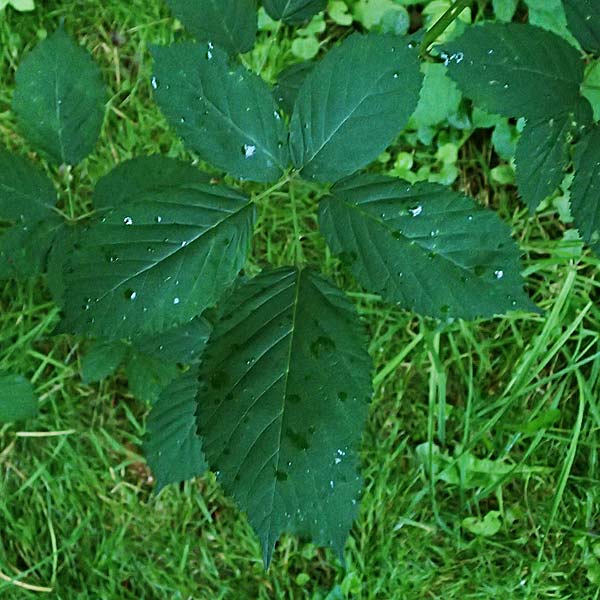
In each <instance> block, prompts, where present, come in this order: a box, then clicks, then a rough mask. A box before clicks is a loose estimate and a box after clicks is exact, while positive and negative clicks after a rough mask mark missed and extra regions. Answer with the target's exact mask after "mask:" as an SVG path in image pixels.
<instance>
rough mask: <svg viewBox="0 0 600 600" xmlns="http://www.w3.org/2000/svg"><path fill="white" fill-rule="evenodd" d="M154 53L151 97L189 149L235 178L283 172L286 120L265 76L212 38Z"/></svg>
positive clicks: (259, 177) (273, 177) (258, 178)
mask: <svg viewBox="0 0 600 600" xmlns="http://www.w3.org/2000/svg"><path fill="white" fill-rule="evenodd" d="M153 56H154V76H153V78H152V85H153V87H154V95H155V98H156V100H157V102H158V105H159V106H160V108H161V110H162V112H163V113H164V115H165V116H166V118H167V120H168V121H169V123H170V124H171V126H172V127H173V128H174V129H175V131H176V132H177V134H178V135H179V136H180V137H181V138H182V139H183V141H184V143H185V144H186V146H187V147H188V148H189V149H190V150H194V151H195V152H197V153H198V154H199V155H200V157H201V158H202V159H204V160H206V161H207V162H209V163H211V164H213V165H214V166H215V167H217V168H219V169H222V170H224V171H226V172H227V173H229V174H230V175H233V176H234V177H237V178H238V179H247V180H250V181H265V182H270V181H277V180H278V179H279V178H280V177H281V176H282V174H283V172H284V171H285V170H286V169H287V167H288V163H289V153H288V148H287V137H288V132H287V126H286V124H285V121H284V119H283V118H282V116H281V114H280V112H279V107H278V106H277V104H276V102H275V99H274V98H273V96H272V93H271V90H270V88H269V86H268V85H267V83H266V82H264V81H263V80H262V79H261V78H260V77H258V76H257V75H255V74H254V73H251V72H250V71H248V70H246V69H245V68H244V67H242V66H241V65H236V64H233V63H232V62H230V60H229V57H228V56H227V54H226V53H225V52H223V50H221V49H219V48H217V47H215V46H213V45H212V44H211V43H210V42H209V43H207V44H193V43H189V42H186V43H181V44H175V45H173V46H169V47H165V48H160V47H156V48H154V50H153Z"/></svg>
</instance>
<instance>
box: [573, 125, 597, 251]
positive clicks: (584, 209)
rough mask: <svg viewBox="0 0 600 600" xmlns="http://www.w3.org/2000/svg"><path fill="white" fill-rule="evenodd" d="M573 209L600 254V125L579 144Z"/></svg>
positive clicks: (579, 225) (585, 237)
mask: <svg viewBox="0 0 600 600" xmlns="http://www.w3.org/2000/svg"><path fill="white" fill-rule="evenodd" d="M573 162H574V164H575V176H574V179H573V184H572V186H571V211H572V213H573V218H574V219H575V225H577V228H578V229H579V232H580V233H581V237H582V238H583V239H584V240H585V241H586V242H588V243H589V244H590V245H591V246H592V248H593V250H594V252H595V253H596V254H600V125H595V126H594V127H593V128H592V129H591V130H590V131H589V132H588V133H587V134H585V135H584V137H583V138H582V139H581V141H580V142H579V143H578V144H577V145H576V146H575V153H574V156H573Z"/></svg>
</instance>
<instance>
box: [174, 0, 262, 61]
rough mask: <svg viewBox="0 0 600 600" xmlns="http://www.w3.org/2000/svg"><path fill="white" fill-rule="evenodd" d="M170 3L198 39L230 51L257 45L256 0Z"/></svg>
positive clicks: (176, 1)
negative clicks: (255, 43) (255, 42)
mask: <svg viewBox="0 0 600 600" xmlns="http://www.w3.org/2000/svg"><path fill="white" fill-rule="evenodd" d="M167 4H168V5H169V8H170V9H171V11H172V12H173V15H174V16H175V17H177V18H178V19H179V20H180V21H181V22H182V23H183V25H184V27H185V28H186V29H187V30H188V31H189V32H190V33H191V34H192V35H193V36H194V37H195V38H196V39H197V40H198V41H199V42H212V43H213V44H216V45H217V46H220V47H221V48H223V49H224V50H226V51H227V52H229V53H230V54H237V53H238V52H248V50H251V49H252V46H254V41H255V38H256V28H257V20H258V19H257V13H256V0H167Z"/></svg>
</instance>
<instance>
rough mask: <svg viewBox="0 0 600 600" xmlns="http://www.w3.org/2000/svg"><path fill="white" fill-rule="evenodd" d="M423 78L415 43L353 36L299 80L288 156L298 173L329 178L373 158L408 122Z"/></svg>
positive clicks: (328, 179)
mask: <svg viewBox="0 0 600 600" xmlns="http://www.w3.org/2000/svg"><path fill="white" fill-rule="evenodd" d="M422 82H423V75H422V74H421V71H420V68H419V58H418V49H417V44H415V43H414V42H413V41H410V40H408V39H406V38H401V37H398V36H393V35H376V34H369V35H359V34H354V35H352V36H351V37H349V38H347V39H346V40H344V41H343V42H342V43H341V44H340V45H339V46H337V47H336V48H334V49H333V50H330V51H329V52H328V53H327V54H326V56H325V58H323V59H322V60H321V61H320V62H319V63H317V64H316V66H315V67H314V69H313V70H312V71H311V72H310V73H309V74H308V75H307V76H306V78H305V79H304V83H303V84H302V86H301V88H300V90H299V92H298V96H297V98H296V102H295V105H294V111H293V114H292V119H291V124H290V148H291V155H292V161H293V163H294V165H295V166H296V167H297V168H298V169H300V172H301V174H302V176H303V177H305V178H307V179H315V180H318V181H328V182H335V181H338V180H339V179H341V178H343V177H345V176H347V175H350V174H352V173H354V172H355V171H357V170H358V169H360V168H361V167H364V166H366V165H368V164H369V163H370V162H372V161H374V160H375V159H376V158H377V156H378V155H379V154H380V153H381V152H383V151H384V150H385V149H386V148H387V147H388V146H389V145H390V144H391V143H392V141H393V140H394V138H395V137H396V136H397V135H398V134H399V133H400V131H401V130H402V128H403V127H404V126H405V125H406V124H407V123H408V119H409V117H410V115H411V114H412V113H413V111H414V110H415V108H416V107H417V103H418V101H419V90H420V89H421V84H422Z"/></svg>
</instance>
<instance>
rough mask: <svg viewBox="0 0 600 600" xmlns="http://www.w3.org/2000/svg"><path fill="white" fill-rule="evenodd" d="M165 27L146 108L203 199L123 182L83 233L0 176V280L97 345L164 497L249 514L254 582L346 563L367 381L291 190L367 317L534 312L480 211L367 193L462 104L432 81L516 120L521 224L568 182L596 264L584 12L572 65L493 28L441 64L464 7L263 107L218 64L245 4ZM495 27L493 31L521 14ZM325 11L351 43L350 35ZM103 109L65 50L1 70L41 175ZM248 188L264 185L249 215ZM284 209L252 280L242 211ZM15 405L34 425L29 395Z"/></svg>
mask: <svg viewBox="0 0 600 600" xmlns="http://www.w3.org/2000/svg"><path fill="white" fill-rule="evenodd" d="M168 4H169V6H170V8H171V10H172V12H173V14H174V16H176V17H177V18H178V19H179V20H180V21H181V22H182V24H183V25H184V27H185V28H186V29H187V31H188V32H189V33H190V34H191V35H193V36H194V37H195V38H196V41H195V42H193V41H183V42H180V43H176V44H175V45H172V46H170V47H158V46H157V47H154V48H152V55H153V59H154V72H153V75H152V78H151V82H150V83H151V87H152V89H153V94H154V97H155V99H156V102H157V103H158V105H159V107H160V108H161V110H162V112H163V113H164V115H165V117H166V118H167V120H168V122H169V124H170V125H171V127H172V128H173V129H174V130H175V131H176V133H177V134H178V135H179V136H180V137H181V138H182V139H183V141H184V143H185V145H186V146H187V148H189V149H190V150H191V151H193V152H194V153H196V155H197V156H198V157H199V159H201V160H203V161H206V162H207V163H210V164H211V165H212V166H214V167H215V168H216V169H217V170H218V172H219V173H220V175H219V176H211V175H208V174H206V173H204V172H202V171H200V170H199V169H198V168H197V167H196V166H192V165H188V164H185V163H182V162H179V161H176V160H174V159H171V158H167V157H162V156H147V157H138V158H134V159H132V160H130V161H127V162H124V163H123V164H121V165H119V166H118V167H117V168H116V169H115V170H114V171H112V172H111V173H109V174H107V175H106V176H105V177H103V178H102V179H101V180H100V181H99V182H98V183H97V186H96V188H95V191H94V196H93V203H94V212H93V214H90V215H85V216H84V217H85V220H86V225H85V226H82V225H80V224H79V223H80V221H81V220H82V219H81V218H75V215H74V213H73V209H72V205H70V204H69V203H67V205H66V206H65V207H63V208H62V209H60V210H59V209H58V208H57V207H56V203H57V198H56V192H55V189H54V185H53V183H52V182H51V181H50V179H49V178H48V176H47V175H46V174H45V173H43V172H42V171H40V170H38V169H37V168H35V167H34V166H33V164H32V163H31V162H30V161H28V160H26V159H24V158H20V157H17V156H13V155H11V154H9V153H8V152H5V151H0V221H1V222H4V223H5V224H6V225H7V226H6V228H5V231H4V233H3V234H2V237H1V238H0V277H1V278H4V279H6V278H9V277H26V276H33V275H37V274H39V273H43V272H45V273H47V277H48V284H49V287H50V289H51V291H52V293H53V296H54V299H55V301H56V302H57V303H58V304H59V305H60V306H61V307H62V309H63V317H64V318H63V320H62V323H61V326H60V331H61V332H63V333H71V334H81V335H83V336H88V337H90V338H93V339H94V340H95V341H94V342H92V343H91V344H90V345H89V347H90V350H89V351H88V352H87V353H86V355H85V356H84V358H83V373H82V377H83V380H84V382H88V383H89V382H95V381H99V380H101V379H103V378H105V377H107V376H109V375H111V374H112V373H114V372H115V371H116V369H117V368H119V366H121V365H122V366H124V368H125V372H126V374H127V377H128V380H129V384H130V388H131V391H132V393H133V394H134V396H136V397H137V398H138V399H141V400H144V401H147V402H150V403H151V404H152V410H151V412H150V415H149V418H148V424H147V437H146V441H145V447H144V450H145V454H146V457H147V459H148V462H149V464H150V466H151V468H152V470H153V472H154V473H155V476H156V478H157V488H158V489H159V490H160V489H161V488H162V487H163V486H165V485H167V484H169V483H173V482H179V481H183V480H186V479H189V478H192V477H195V476H198V475H201V474H203V473H204V472H205V471H206V470H207V469H211V470H213V471H215V472H216V473H217V475H218V477H219V480H220V482H221V484H222V486H223V488H224V490H225V491H226V492H227V493H228V494H230V495H231V496H232V497H233V498H234V499H235V501H236V502H237V504H238V506H239V507H240V508H241V509H242V510H243V511H245V512H246V513H247V514H248V518H249V521H250V523H251V524H252V526H253V527H254V529H255V530H256V532H257V534H258V536H259V538H260V540H261V543H262V547H263V557H264V562H265V564H266V565H268V564H269V562H270V561H271V558H272V553H273V550H274V547H275V544H276V541H277V539H278V538H279V536H280V534H281V533H282V532H288V533H294V534H297V535H299V536H302V537H303V538H306V539H310V540H311V541H313V542H314V543H316V544H318V545H321V546H331V547H333V548H334V549H335V550H336V552H337V553H338V555H340V556H342V554H343V548H344V544H345V541H346V538H347V536H348V533H349V530H350V528H351V525H352V523H353V521H354V519H355V517H356V515H357V512H358V505H359V499H360V494H361V488H362V481H361V477H360V472H359V454H358V450H359V446H360V440H361V433H362V430H363V427H364V424H365V420H366V416H367V411H368V407H369V402H370V399H371V395H372V383H371V370H372V367H371V360H370V357H369V355H368V353H367V350H366V348H367V345H366V335H365V332H364V330H363V326H362V324H361V321H360V319H359V318H358V315H357V313H356V310H355V308H354V306H353V303H352V301H351V300H350V299H349V297H348V296H347V295H346V294H345V293H344V292H343V291H342V290H341V289H339V288H338V287H336V285H334V283H333V282H332V281H330V280H329V279H327V278H326V277H324V276H323V275H322V274H320V273H319V270H318V265H314V264H309V261H308V260H307V259H306V256H305V253H304V251H303V248H302V229H301V226H302V224H301V223H300V221H299V219H298V218H297V206H296V190H297V189H298V188H299V187H302V186H309V187H310V188H311V198H313V199H314V209H315V213H318V226H319V228H320V231H321V233H322V235H323V237H324V238H325V241H326V243H327V245H328V247H329V249H330V250H331V252H332V253H333V254H335V255H336V256H338V257H339V259H340V262H341V265H342V267H343V268H345V269H348V270H349V271H350V272H351V273H352V275H353V276H354V278H355V279H356V281H357V282H358V283H359V284H360V285H361V286H362V287H363V288H364V289H365V290H367V291H368V292H370V293H372V294H376V295H378V296H379V297H381V298H382V299H383V300H385V301H387V302H390V303H392V304H394V305H397V306H398V307H400V308H403V309H407V310H410V311H414V312H417V313H419V314H421V315H424V316H427V317H432V318H434V319H437V320H439V321H441V322H442V324H443V322H446V321H449V320H452V319H475V318H490V317H493V316H495V315H501V314H503V313H506V312H507V311H511V310H522V311H537V310H538V309H537V308H536V306H535V304H534V303H533V302H532V301H531V300H530V298H529V297H528V295H527V294H526V293H525V291H524V289H523V280H522V277H521V274H520V270H521V265H520V260H519V255H520V251H519V248H518V247H517V245H516V244H515V242H514V241H513V240H512V239H511V232H510V229H509V227H508V226H507V225H506V224H504V223H503V222H502V220H501V219H500V218H499V217H498V216H497V215H496V214H495V213H494V212H493V211H492V210H490V209H487V208H484V207H483V206H481V205H479V204H478V203H477V202H476V201H475V200H474V199H472V198H470V197H468V196H466V195H464V194H463V193H460V192H458V191H455V190H453V189H452V188H450V187H447V186H444V185H440V184H437V183H430V182H423V181H416V182H412V183H410V182H408V181H403V180H402V179H400V178H397V177H390V176H383V175H380V174H378V173H377V172H376V169H374V170H373V169H372V170H371V171H370V172H362V173H361V172H360V170H361V169H363V168H366V167H368V166H369V165H370V164H371V163H374V162H375V161H376V159H377V158H378V157H379V156H380V155H381V154H382V153H383V152H384V151H385V150H386V148H388V147H389V146H390V145H391V144H392V143H393V142H394V140H395V138H396V137H397V136H398V134H399V133H400V132H401V131H402V130H403V129H404V128H405V127H406V125H407V123H408V122H409V119H410V118H411V116H412V115H415V114H418V113H419V112H420V114H421V116H422V119H423V121H424V122H425V123H427V118H430V119H431V121H429V122H430V123H432V124H434V123H435V118H437V117H433V116H432V114H431V113H433V112H434V111H435V109H434V107H430V108H427V107H425V108H424V106H426V105H425V104H424V103H425V102H428V101H429V102H430V104H431V102H432V101H431V94H432V89H433V93H434V94H435V89H436V88H431V87H429V88H428V87H427V86H428V85H436V86H437V85H444V86H446V89H448V90H449V91H448V94H449V95H451V94H458V91H452V85H453V84H452V81H450V80H448V79H447V78H446V75H449V76H450V78H451V79H452V80H453V81H454V82H455V84H456V85H457V86H458V88H459V90H460V91H461V92H462V93H463V94H464V95H465V96H466V98H468V99H469V100H471V101H472V102H473V103H474V105H475V106H476V107H478V108H479V109H483V110H485V111H487V112H488V113H491V114H492V115H503V116H505V117H510V118H521V117H523V118H525V120H526V124H525V126H524V129H523V132H522V135H521V137H520V140H519V142H518V146H517V151H516V173H517V185H518V189H519V192H520V194H521V196H522V198H523V200H524V201H525V202H526V204H527V205H528V206H529V208H530V209H531V210H532V211H534V210H535V209H536V207H537V206H538V205H539V204H540V203H541V202H542V201H544V200H545V199H546V198H547V197H548V196H550V195H551V194H552V193H553V192H554V191H555V190H556V188H557V187H558V186H559V185H561V184H562V183H563V180H564V179H565V174H566V171H567V169H568V167H569V165H570V164H571V163H572V164H573V165H574V170H573V175H572V177H571V179H572V184H571V209H572V213H573V217H574V219H575V224H576V226H577V228H578V229H579V232H580V234H581V236H582V237H583V239H584V240H585V241H586V242H588V243H589V244H590V245H591V246H592V248H593V249H594V250H595V251H596V252H597V251H598V249H599V248H600V246H599V244H600V211H599V210H598V191H599V188H598V182H599V179H600V128H599V126H598V125H597V123H596V120H595V118H597V117H598V111H599V110H600V109H599V106H598V103H597V102H596V105H595V106H594V107H592V105H591V104H590V99H592V101H594V100H593V99H594V98H597V91H596V89H595V86H594V84H593V82H592V83H590V81H589V77H588V79H586V73H588V74H589V73H590V72H591V70H590V68H586V64H591V61H592V56H593V55H596V56H597V55H598V54H600V19H598V18H597V16H596V13H594V8H595V9H596V11H597V8H598V7H597V2H594V1H593V0H565V3H564V4H565V9H566V16H567V20H568V24H569V27H570V35H571V34H572V36H574V37H573V42H572V43H569V42H567V41H565V40H564V39H563V38H561V37H559V35H557V34H556V33H553V32H551V31H547V30H544V29H542V28H540V27H537V26H534V25H531V24H522V23H510V22H509V23H497V22H494V23H483V24H478V25H475V26H466V27H463V31H462V33H460V32H459V34H458V37H456V36H454V37H453V38H452V39H446V37H445V36H444V32H446V31H447V29H448V27H449V26H451V25H452V24H453V23H454V22H455V21H456V19H457V18H458V17H459V16H460V15H461V13H462V12H463V10H464V9H465V8H467V6H469V5H470V4H471V2H467V1H464V0H459V1H458V2H455V3H454V5H452V6H451V8H450V9H449V10H448V11H447V12H446V13H444V14H443V15H442V16H441V17H440V18H439V20H437V21H436V22H435V24H434V25H433V26H432V27H431V28H430V29H429V30H428V31H427V32H425V33H423V32H417V33H415V34H413V35H410V36H404V35H397V30H398V28H402V27H404V25H401V24H400V19H399V18H398V14H399V13H398V12H397V11H396V10H395V9H394V11H392V12H393V13H394V14H392V15H388V16H387V17H386V18H387V21H386V20H385V19H383V16H382V15H381V22H386V23H388V24H389V26H386V27H384V28H383V31H380V32H373V31H371V32H368V33H353V34H352V35H350V36H348V37H346V38H345V39H343V40H342V41H341V43H339V44H338V45H336V46H335V47H333V48H332V49H331V50H329V51H328V52H327V53H326V54H325V56H324V57H323V58H321V59H320V60H318V61H315V62H307V63H299V64H297V65H294V66H293V67H291V68H289V69H287V70H286V71H284V72H283V73H282V74H281V77H280V78H279V81H278V82H277V84H276V85H275V86H274V87H271V86H270V85H269V84H268V83H267V82H266V81H264V80H263V79H262V78H261V76H260V73H257V72H253V71H252V70H251V69H249V68H248V67H247V65H246V63H245V61H244V59H243V57H242V58H241V59H240V58H238V57H237V55H238V54H239V53H245V52H248V51H249V50H251V49H252V47H253V45H254V40H255V37H256V34H257V28H258V18H257V6H256V2H255V1H254V0H219V1H218V2H217V1H216V0H196V1H192V0H168ZM337 4H340V3H337ZM362 4H363V5H364V4H365V3H362ZM507 4H509V3H507ZM513 4H514V5H515V6H516V3H513ZM325 5H326V2H325V1H324V0H281V1H279V0H263V8H264V11H266V13H264V12H263V16H264V17H265V18H266V14H268V15H269V16H270V18H271V19H273V20H281V21H282V22H283V23H284V24H287V25H292V26H295V25H299V24H304V23H306V22H307V21H309V20H310V19H311V18H312V17H313V16H314V15H315V14H316V13H318V12H319V11H321V10H323V9H324V8H325ZM361 10H363V11H366V8H365V7H364V6H363V7H362V9H361ZM503 10H504V12H503V18H504V20H508V21H510V20H511V18H512V16H513V14H514V10H513V11H512V14H507V13H506V7H504V8H503ZM336 11H337V12H336V13H334V14H337V18H338V19H339V20H340V22H342V23H345V24H347V25H348V24H350V23H352V20H353V18H354V17H355V16H356V15H351V14H349V13H347V12H346V11H345V10H343V7H340V6H336ZM509 13H510V11H509ZM356 14H358V15H359V16H360V18H361V19H364V20H366V19H367V16H366V15H365V13H364V12H363V13H360V12H358V13H356ZM348 19H349V20H348ZM280 26H282V25H281V24H280V25H278V27H280ZM406 27H408V21H406ZM573 44H577V45H578V46H579V47H576V46H575V45H573ZM594 64H595V63H594ZM432 67H435V69H436V70H434V69H432ZM441 68H443V69H444V71H443V72H439V71H438V70H437V69H441ZM257 70H258V69H257ZM423 73H425V83H424V74H423ZM428 81H429V83H428ZM432 82H433V83H432ZM594 94H596V95H594ZM105 100H106V93H105V91H104V87H103V85H102V82H101V77H100V72H99V69H98V68H97V67H96V65H95V64H94V63H93V61H92V60H91V58H90V57H89V55H88V54H87V53H86V52H85V51H84V50H83V49H81V48H80V47H79V46H77V45H76V44H75V43H74V42H73V41H72V40H71V39H70V38H69V37H68V36H67V34H66V33H65V32H64V31H63V30H62V29H59V30H57V31H56V32H55V33H54V34H53V35H52V36H50V37H49V38H48V39H46V40H44V41H42V42H41V43H40V44H39V45H38V47H37V48H35V49H34V50H33V51H32V52H31V53H30V54H29V55H28V56H27V57H26V58H25V60H24V61H23V63H22V65H21V66H20V68H19V71H18V73H17V81H16V90H15V94H14V99H13V109H14V111H15V114H16V115H17V119H18V123H19V125H20V128H21V131H22V133H23V135H24V136H25V137H26V138H27V139H28V140H29V142H30V143H31V144H32V145H33V146H34V147H35V148H36V149H37V150H39V151H40V153H42V154H43V155H44V156H45V157H46V158H47V159H48V160H49V161H50V162H52V163H54V164H55V165H71V166H72V165H76V164H77V163H78V162H80V161H81V160H82V159H84V158H85V157H86V156H87V155H88V154H89V153H90V152H91V151H92V150H93V148H94V146H95V144H96V142H97V139H98V135H99V133H100V129H101V126H102V121H103V115H104V102H105ZM434 101H435V100H434ZM594 111H596V113H594ZM223 177H227V181H228V182H229V183H230V185H225V184H224V183H223V182H222V180H223ZM236 180H237V182H238V183H235V181H236ZM244 182H254V184H256V183H258V184H264V185H262V187H260V186H257V185H254V184H253V185H252V186H251V189H252V193H251V194H250V195H248V193H247V192H246V190H247V185H246V184H245V183H244ZM67 191H68V196H69V198H70V194H71V190H70V189H69V190H67ZM282 194H284V197H285V198H286V199H287V201H288V206H289V211H290V213H291V215H292V223H293V231H290V232H284V234H285V235H290V236H293V237H292V239H293V248H294V252H295V262H294V264H290V265H289V266H286V267H282V268H277V269H271V268H269V267H268V266H267V265H265V268H264V269H263V270H262V271H261V272H260V273H258V274H256V275H255V276H254V277H251V276H250V275H251V274H252V273H250V271H248V270H247V269H246V267H247V263H248V259H249V256H250V250H251V247H252V236H253V230H254V226H255V223H256V220H257V212H258V209H259V208H260V207H261V206H263V205H264V204H265V203H269V202H270V201H273V200H272V199H273V198H275V197H276V198H277V201H278V202H279V201H281V198H282ZM316 220H317V219H315V222H316ZM74 225H75V226H74ZM256 258H258V260H261V259H262V257H260V256H259V257H256ZM245 269H246V271H245ZM241 273H243V275H240V274H241ZM27 385H28V384H26V383H25V382H24V381H23V380H21V379H18V378H15V377H14V376H6V377H5V378H3V379H0V418H1V419H3V420H8V418H11V417H12V418H15V419H16V418H24V417H26V416H30V414H32V413H31V410H24V411H23V412H22V413H19V414H17V413H18V411H16V412H14V408H13V409H9V411H8V416H6V417H5V416H4V409H3V406H4V405H5V404H7V402H6V401H5V400H3V399H4V398H11V397H15V393H17V392H14V389H16V388H15V386H25V387H27ZM11 386H12V387H11ZM19 393H21V392H19ZM23 393H24V396H25V399H26V400H27V398H30V397H31V401H29V400H28V401H27V402H29V407H30V408H31V404H32V402H33V395H32V391H31V390H29V388H27V391H26V392H23ZM33 406H34V407H35V403H34V402H33ZM10 410H13V413H11V412H10Z"/></svg>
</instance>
